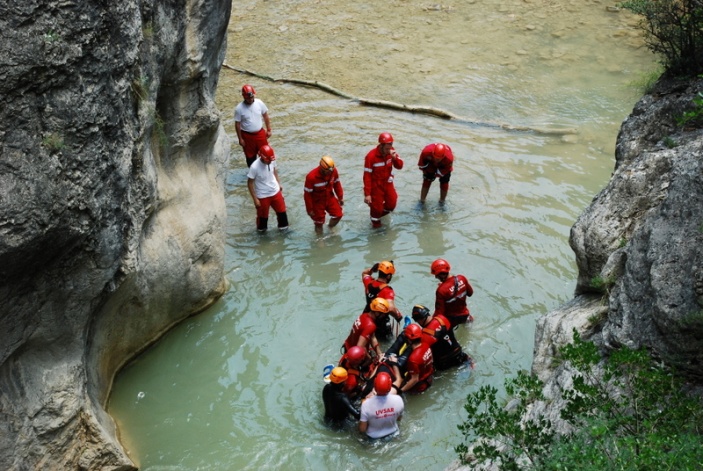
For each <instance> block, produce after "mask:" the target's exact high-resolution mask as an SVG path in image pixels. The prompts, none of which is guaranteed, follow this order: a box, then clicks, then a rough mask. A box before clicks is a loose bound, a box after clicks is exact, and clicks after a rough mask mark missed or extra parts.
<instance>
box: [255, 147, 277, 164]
mask: <svg viewBox="0 0 703 471" xmlns="http://www.w3.org/2000/svg"><path fill="white" fill-rule="evenodd" d="M259 157H263V158H264V159H266V160H268V161H271V162H272V161H274V160H276V154H274V153H273V149H272V148H271V146H268V145H266V146H261V148H260V149H259Z"/></svg>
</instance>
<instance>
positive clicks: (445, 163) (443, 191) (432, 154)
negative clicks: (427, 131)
mask: <svg viewBox="0 0 703 471" xmlns="http://www.w3.org/2000/svg"><path fill="white" fill-rule="evenodd" d="M453 165H454V154H453V153H452V149H451V148H450V147H449V146H448V145H447V144H440V143H435V144H428V145H426V146H425V148H424V149H422V152H420V160H419V161H418V162H417V166H418V168H419V169H420V171H421V172H422V189H421V190H420V203H422V204H424V203H425V198H427V192H429V191H430V186H432V182H433V181H435V179H436V178H438V177H439V204H444V201H445V200H446V199H447V192H448V191H449V179H450V178H451V177H452V170H453V169H454V167H453Z"/></svg>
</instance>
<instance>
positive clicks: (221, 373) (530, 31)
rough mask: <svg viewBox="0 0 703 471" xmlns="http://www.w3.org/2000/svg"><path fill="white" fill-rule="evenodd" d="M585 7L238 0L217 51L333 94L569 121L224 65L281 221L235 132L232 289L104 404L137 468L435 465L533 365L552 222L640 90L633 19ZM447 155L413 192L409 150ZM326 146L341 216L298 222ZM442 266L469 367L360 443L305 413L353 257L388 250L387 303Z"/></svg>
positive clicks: (557, 296)
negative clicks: (389, 432) (442, 197)
mask: <svg viewBox="0 0 703 471" xmlns="http://www.w3.org/2000/svg"><path fill="white" fill-rule="evenodd" d="M605 6H606V5H605V4H604V3H602V2H600V1H597V0H592V1H584V0H578V1H576V0H574V1H562V2H558V4H557V2H553V1H548V0H533V1H531V2H524V1H522V0H520V1H517V0H515V1H512V2H511V1H507V2H505V1H502V2H497V1H496V2H491V1H481V2H478V1H474V0H468V1H467V2H457V3H456V4H455V5H449V4H447V5H438V6H435V5H431V4H429V3H428V4H424V3H422V2H417V1H412V0H399V1H394V2H380V3H374V2H352V3H347V2H341V1H340V0H332V1H329V2H307V1H301V0H284V1H279V2H272V1H260V0H256V1H255V0H246V1H243V2H237V4H236V6H235V8H234V10H233V17H232V23H231V25H230V34H229V48H230V50H229V53H228V57H227V61H228V62H229V63H231V64H233V65H237V66H240V67H243V68H247V69H251V70H256V71H258V72H260V73H265V74H271V75H272V76H287V77H291V78H305V79H309V80H320V81H322V82H325V83H328V84H330V85H333V86H334V87H337V88H339V89H343V90H346V91H347V92H349V93H352V94H355V95H359V96H363V97H369V98H374V99H386V100H391V101H395V102H402V103H408V104H417V105H430V106H434V107H437V108H441V109H446V110H448V111H451V112H453V113H455V114H458V115H462V116H471V117H474V118H476V119H477V120H485V121H491V122H509V123H511V124H516V125H530V126H539V125H559V126H567V127H576V128H578V134H576V135H573V136H564V137H559V136H543V135H537V134H532V133H518V132H506V131H503V130H501V129H498V128H495V127H487V126H480V125H467V124H465V123H457V122H452V121H446V120H440V119H437V118H433V117H430V116H424V115H413V114H408V113H399V112H393V111H387V110H382V109H374V108H366V107H362V106H359V105H357V104H355V103H354V102H351V101H348V100H344V99H341V98H337V97H331V96H329V95H327V94H326V93H324V92H322V91H319V90H315V89H312V88H302V87H296V86H292V85H286V84H280V83H271V82H267V81H265V80H262V79H258V78H255V77H249V76H243V75H240V74H237V73H234V72H232V71H226V70H224V71H223V73H222V76H221V80H220V89H219V92H218V104H219V106H220V108H221V109H222V110H223V121H224V123H225V127H226V129H227V130H228V132H230V133H231V134H232V135H234V129H233V123H232V115H231V114H232V113H231V111H232V109H233V108H234V105H235V104H236V102H237V101H238V100H239V88H240V87H241V85H242V84H243V83H245V82H248V83H252V84H254V86H255V87H256V89H257V91H258V94H259V97H260V98H262V99H263V100H264V101H265V102H266V103H267V105H268V106H269V109H270V113H271V117H272V124H273V128H274V135H273V136H272V138H271V145H272V146H273V147H274V148H275V149H276V153H277V155H278V156H279V164H280V166H279V171H280V175H281V179H282V183H283V186H284V193H285V196H286V202H287V204H288V206H289V208H288V214H289V218H290V220H291V224H292V230H291V231H290V232H288V233H283V234H282V233H279V232H277V231H276V230H271V231H270V232H269V233H267V234H264V235H259V234H257V233H256V231H255V226H254V217H255V212H254V208H253V204H252V202H251V198H250V196H249V193H248V191H247V189H246V177H245V174H246V166H245V164H244V159H243V157H242V156H241V152H240V151H239V149H238V148H236V140H234V141H233V144H234V145H235V148H233V153H232V159H231V161H230V168H229V173H228V175H227V181H226V191H227V194H226V197H227V206H228V212H229V215H228V216H229V223H228V227H227V251H226V257H227V259H226V276H227V278H228V279H229V280H230V282H231V284H232V288H231V289H230V291H229V292H228V293H227V294H226V295H225V296H224V297H223V298H222V299H221V300H220V301H218V303H216V305H214V306H213V307H212V308H211V309H209V310H208V311H207V312H206V313H204V314H202V315H200V316H197V317H195V318H193V319H190V320H189V321H187V322H185V323H183V324H182V325H180V326H178V327H177V328H176V329H174V330H173V331H172V332H171V333H170V334H169V335H167V336H166V337H165V338H164V339H163V340H162V341H160V342H159V343H158V345H156V346H155V347H154V348H152V349H151V350H149V351H148V352H147V353H146V354H144V355H142V356H140V357H139V358H138V359H137V360H136V361H135V362H134V363H132V364H131V365H130V366H129V367H127V368H126V369H125V370H124V372H123V373H122V374H121V375H120V376H119V377H118V378H117V381H116V383H115V388H114V391H113V394H112V396H111V401H110V408H109V411H110V413H111V414H112V415H113V417H115V420H116V421H117V423H118V426H119V429H120V433H121V437H122V440H123V443H124V444H125V446H126V447H127V449H128V450H129V453H130V455H131V456H132V457H133V458H134V459H135V461H137V462H138V463H140V464H141V465H142V467H143V469H147V470H152V471H155V470H162V469H163V470H165V469H168V470H195V469H202V470H206V469H207V470H229V469H251V470H254V469H257V470H258V469H312V470H323V469H332V468H334V469H349V470H352V469H362V468H372V467H375V468H380V469H407V468H408V467H409V463H412V465H413V466H414V467H418V468H420V469H422V468H425V469H432V470H438V469H444V468H445V467H446V466H447V465H448V464H449V463H450V462H451V461H452V460H453V458H454V454H453V451H452V449H453V447H454V445H456V444H457V441H458V436H457V430H456V425H457V424H458V423H459V422H460V421H461V418H462V414H463V409H462V403H463V400H464V398H465V396H466V394H467V392H469V391H473V390H475V389H477V388H478V387H480V386H482V385H485V384H491V385H494V386H497V387H500V386H501V385H502V383H503V379H504V378H505V377H506V376H512V375H514V374H515V372H516V371H517V370H518V369H524V368H529V366H530V362H531V355H532V346H533V334H534V321H535V318H536V317H537V316H538V315H540V314H542V313H544V312H546V311H548V310H550V309H552V308H554V307H556V306H557V305H559V304H560V303H562V302H564V301H566V300H567V299H568V298H569V297H570V296H571V294H572V291H573V285H574V279H575V269H574V264H573V254H572V253H571V250H570V249H569V246H568V242H567V240H568V233H569V229H570V227H571V225H572V224H573V221H574V220H575V218H576V217H577V215H578V214H579V212H580V211H581V210H582V209H583V208H584V207H585V206H586V205H587V204H588V202H589V201H590V200H591V198H592V196H593V195H594V194H595V193H596V192H597V191H598V190H599V189H600V188H601V187H602V186H603V185H604V183H605V182H606V180H607V178H608V176H609V174H610V172H611V170H612V167H613V155H612V154H613V148H614V142H615V136H616V134H617V130H618V127H619V124H620V122H621V120H622V119H623V118H624V117H625V116H626V115H627V113H628V112H629V111H630V109H631V107H632V104H633V103H634V101H635V100H636V98H637V95H636V93H635V92H633V91H632V90H630V89H628V88H627V86H626V85H627V83H628V82H630V81H633V80H636V79H638V78H639V76H640V75H639V74H640V73H641V72H642V71H647V70H649V69H650V68H652V67H653V63H652V60H651V57H649V55H648V54H647V53H646V51H644V50H643V49H641V48H640V47H639V46H640V45H641V42H640V40H639V38H638V37H637V35H636V33H635V32H634V31H632V29H631V28H630V26H631V24H632V22H633V19H632V17H629V16H627V15H626V14H624V13H622V12H621V13H613V12H609V11H606V9H605ZM381 131H389V132H391V133H393V135H394V137H395V141H396V143H395V147H396V149H397V151H398V152H399V154H400V155H401V156H402V157H403V158H404V159H405V165H406V166H405V168H404V169H403V170H401V171H396V187H397V189H398V193H399V195H400V198H399V204H398V208H397V210H396V212H395V213H394V214H393V215H392V216H391V217H390V218H386V219H388V221H387V224H386V226H385V227H384V228H383V229H382V230H379V231H371V230H370V228H369V219H368V208H367V207H366V206H365V205H364V203H363V194H362V191H361V188H362V187H361V177H362V167H363V157H364V155H365V154H366V152H367V151H368V150H369V149H370V148H371V147H372V146H374V145H375V141H376V138H377V136H378V133H379V132H381ZM433 141H445V142H448V143H449V144H450V145H451V146H452V149H453V150H454V151H455V155H456V156H457V162H456V165H455V171H454V174H453V176H452V182H451V189H450V191H449V197H448V204H447V205H446V207H444V208H442V207H439V206H438V205H437V202H436V201H437V198H438V191H439V189H438V186H437V184H435V185H433V188H432V189H431V190H430V195H429V197H428V200H427V205H426V207H425V208H421V207H419V206H418V204H417V200H418V197H419V192H420V184H421V174H420V172H419V171H418V170H417V168H416V165H415V164H416V162H417V158H418V155H419V152H420V150H421V149H422V147H424V145H426V144H427V143H429V142H433ZM324 154H329V155H332V156H333V158H334V159H335V162H336V163H337V165H338V168H339V171H340V176H341V179H342V183H343V184H344V186H345V203H346V204H345V206H344V210H345V217H344V219H343V220H342V222H341V223H340V225H339V226H337V228H335V230H334V231H333V232H330V231H328V230H326V231H325V234H324V235H323V236H322V237H318V236H316V235H315V233H314V230H313V225H312V222H311V221H310V220H309V218H308V217H307V215H306V213H305V209H304V204H303V197H302V194H303V182H304V178H305V175H306V173H307V172H308V171H309V170H310V169H312V168H313V167H314V166H315V165H316V163H317V161H318V160H319V158H320V156H322V155H324ZM437 257H444V258H447V259H448V260H449V261H450V262H451V263H452V265H453V266H454V268H455V270H454V271H458V272H461V273H463V274H465V275H466V276H467V277H468V278H469V280H470V281H471V283H472V285H473V287H474V289H475V294H474V296H473V297H472V298H471V299H470V303H469V304H470V307H471V310H472V313H473V314H474V316H475V318H476V322H475V323H474V325H473V326H471V327H470V328H467V327H461V328H459V330H458V332H457V338H458V340H459V341H460V342H461V343H462V344H463V345H464V346H465V348H466V350H467V351H468V352H469V353H470V354H471V355H472V356H473V357H474V358H475V359H476V361H477V367H476V370H474V371H473V373H472V374H471V375H469V374H468V372H467V371H457V370H451V371H447V372H442V373H441V374H440V375H439V376H438V377H437V379H436V380H435V384H434V385H433V386H432V388H430V390H428V391H427V392H426V393H424V394H423V395H421V396H412V397H409V398H408V400H407V406H406V411H407V413H406V417H405V419H404V420H403V422H402V425H401V432H402V433H401V437H400V438H399V439H398V440H395V441H393V442H390V443H386V444H383V445H381V446H369V445H367V444H366V443H365V442H364V441H363V440H361V438H360V436H359V435H358V434H357V433H356V432H353V431H343V432H334V431H331V430H329V429H327V428H325V427H324V425H323V424H322V421H321V414H322V403H321V399H320V394H321V390H322V386H323V382H322V368H323V366H324V365H326V364H327V363H331V362H335V361H336V360H337V359H338V358H339V348H340V346H341V344H342V341H343V340H344V338H345V337H346V335H347V333H348V332H349V329H350V328H351V324H352V322H353V321H354V319H355V318H356V316H357V315H358V314H359V312H360V310H361V308H362V306H363V304H362V299H363V288H362V285H361V281H360V279H361V278H360V275H361V271H362V270H363V269H364V268H366V267H369V266H371V265H372V264H373V263H374V262H377V261H380V260H382V259H393V260H394V261H395V263H396V267H397V270H398V272H397V274H396V276H395V277H394V279H393V283H392V284H393V286H394V288H395V291H396V294H397V300H396V302H397V304H398V306H399V308H400V309H401V311H402V312H403V313H405V314H409V312H410V310H411V308H412V305H413V304H416V303H422V304H428V305H432V303H433V300H434V289H435V287H436V282H435V280H434V279H433V277H432V276H431V275H430V274H429V265H430V263H431V262H432V260H434V259H435V258H437Z"/></svg>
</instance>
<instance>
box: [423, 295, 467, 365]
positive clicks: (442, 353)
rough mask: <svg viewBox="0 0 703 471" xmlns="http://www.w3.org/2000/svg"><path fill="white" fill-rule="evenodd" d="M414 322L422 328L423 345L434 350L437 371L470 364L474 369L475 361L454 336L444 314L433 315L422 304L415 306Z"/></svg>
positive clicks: (433, 360) (433, 359)
mask: <svg viewBox="0 0 703 471" xmlns="http://www.w3.org/2000/svg"><path fill="white" fill-rule="evenodd" d="M412 316H413V320H414V321H415V322H417V323H418V324H419V325H420V327H422V343H424V344H426V345H428V346H429V347H430V350H432V363H433V365H434V367H435V369H437V370H446V369H448V368H451V367H453V366H462V365H464V364H468V365H469V366H470V367H472V368H473V359H472V358H471V357H470V356H469V355H468V354H466V352H464V350H463V349H462V348H461V345H459V342H458V341H457V340H456V337H455V336H454V330H452V329H451V327H450V326H451V323H450V322H449V319H447V318H446V317H444V316H443V315H442V314H434V315H433V314H431V313H430V310H429V309H428V308H427V307H425V306H423V305H422V304H416V305H415V306H413V313H412Z"/></svg>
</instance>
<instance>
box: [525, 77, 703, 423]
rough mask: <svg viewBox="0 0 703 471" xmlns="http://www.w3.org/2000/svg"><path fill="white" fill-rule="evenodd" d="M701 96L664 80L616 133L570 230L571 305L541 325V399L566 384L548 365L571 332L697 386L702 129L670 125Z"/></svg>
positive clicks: (702, 286) (702, 287) (696, 87)
mask: <svg viewBox="0 0 703 471" xmlns="http://www.w3.org/2000/svg"><path fill="white" fill-rule="evenodd" d="M702 91H703V80H701V79H693V80H689V81H683V80H672V79H666V78H664V79H661V80H660V82H659V83H658V84H657V86H656V87H655V89H654V90H653V92H652V93H650V94H647V95H646V96H644V97H643V98H642V99H641V100H640V101H639V103H638V104H637V105H636V106H635V108H634V110H633V112H632V114H631V115H630V116H629V117H628V118H627V119H626V120H625V122H624V123H623V125H622V127H621V130H620V133H619V135H618V140H617V146H616V165H615V170H614V172H613V175H612V178H611V180H610V182H609V183H608V185H607V186H606V187H605V188H604V189H603V190H602V191H601V192H600V193H599V194H598V195H597V196H596V197H595V198H594V200H593V202H592V203H591V205H590V206H589V207H588V208H587V209H586V210H585V211H584V212H583V214H582V215H581V216H580V217H579V219H578V221H577V222H576V224H575V225H574V226H573V228H572V230H571V238H570V243H571V247H572V248H573V250H574V253H575V254H576V260H577V264H578V269H579V276H578V281H577V286H576V296H575V298H574V299H573V300H572V301H570V302H569V303H567V304H566V305H564V306H562V307H561V308H559V309H557V310H555V311H553V312H550V313H548V314H547V315H545V316H543V317H542V318H540V320H539V321H538V325H537V331H536V338H535V357H534V363H533V372H534V373H536V374H537V375H538V376H539V377H540V379H542V380H543V381H545V382H546V383H547V389H546V390H547V392H548V394H547V395H548V397H556V392H558V390H559V389H560V388H561V385H562V384H568V383H569V381H570V375H569V372H568V371H566V370H565V369H564V368H558V369H557V370H554V368H553V366H552V363H553V362H552V359H553V357H554V354H555V353H556V351H557V350H558V348H559V347H560V346H561V345H563V344H565V343H567V342H569V341H570V340H571V336H572V329H576V330H577V331H579V332H580V333H581V335H582V337H584V338H586V339H590V340H593V341H594V342H595V343H596V344H597V345H599V346H600V347H601V348H602V350H603V352H604V353H606V352H607V351H608V350H610V349H613V348H617V347H619V346H621V345H625V346H628V347H630V348H640V347H646V348H647V349H649V350H650V351H651V352H652V353H653V354H654V355H655V356H656V357H658V358H660V359H662V360H664V361H665V362H667V363H668V364H670V365H672V366H675V367H676V368H678V369H680V370H681V371H682V372H684V373H685V374H686V375H687V376H688V377H689V378H690V379H691V381H692V382H693V383H698V384H701V383H703V129H700V124H697V125H691V126H683V127H682V126H680V125H677V122H676V119H677V118H679V117H681V116H682V115H683V113H684V111H687V110H692V109H695V105H694V103H693V99H694V98H696V97H697V96H698V93H700V92H702ZM550 391H551V392H550ZM559 407H560V404H559V403H558V401H553V402H551V403H550V404H549V405H545V407H544V408H541V409H540V410H536V411H534V413H535V414H545V415H549V416H551V417H558V414H557V413H556V411H558V409H559Z"/></svg>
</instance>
